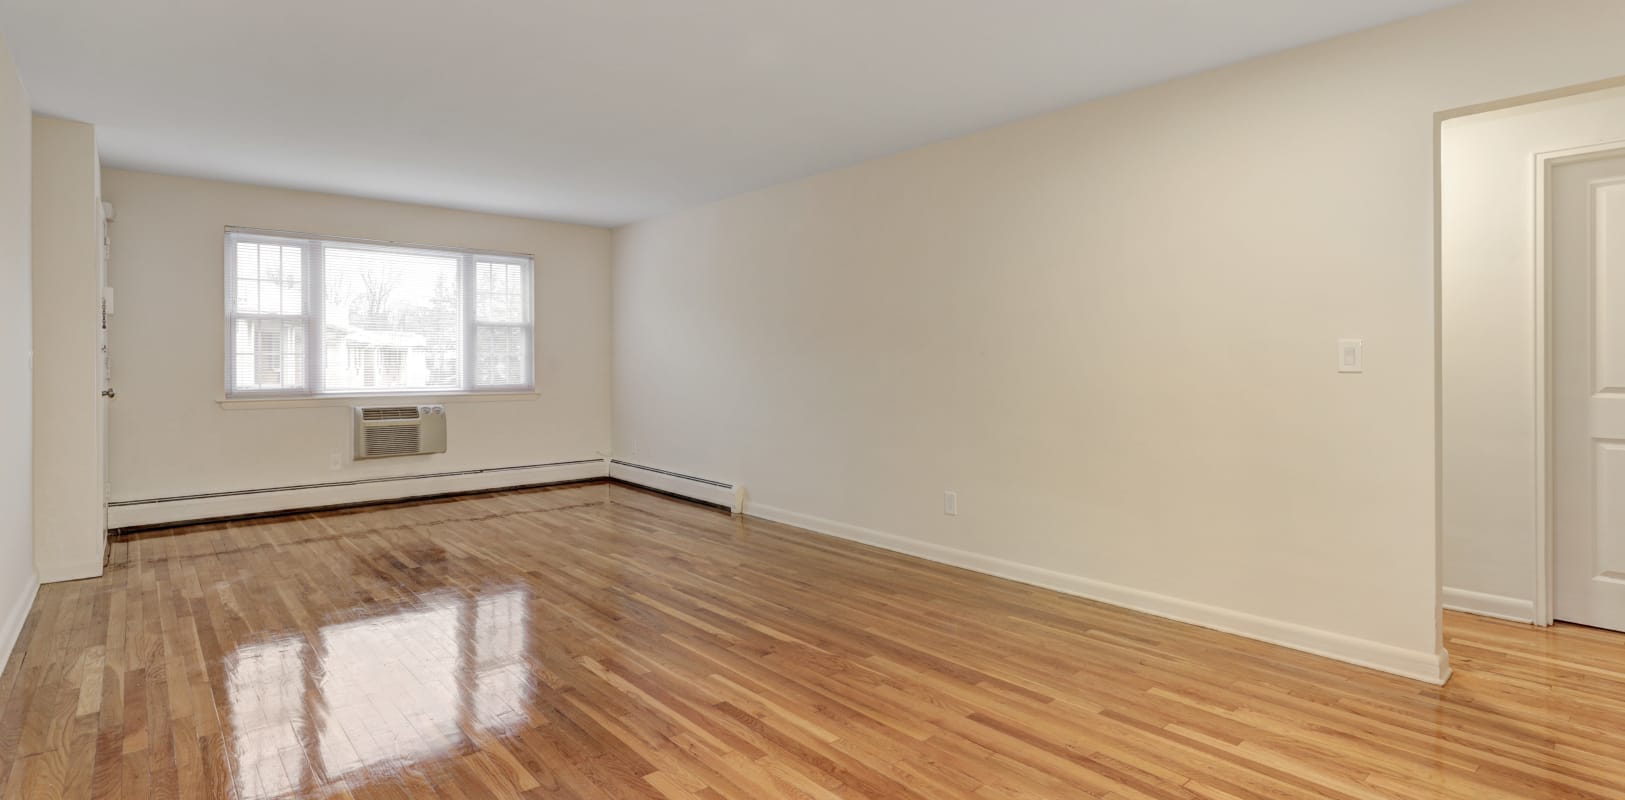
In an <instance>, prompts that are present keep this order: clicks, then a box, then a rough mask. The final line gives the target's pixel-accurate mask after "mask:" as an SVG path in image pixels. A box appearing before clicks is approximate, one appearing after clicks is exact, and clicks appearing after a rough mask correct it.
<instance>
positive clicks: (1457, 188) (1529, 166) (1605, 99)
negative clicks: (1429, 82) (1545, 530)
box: [1440, 89, 1625, 619]
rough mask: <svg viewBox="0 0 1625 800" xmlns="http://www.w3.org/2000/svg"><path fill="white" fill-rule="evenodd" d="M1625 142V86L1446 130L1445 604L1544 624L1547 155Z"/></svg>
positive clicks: (1466, 120)
mask: <svg viewBox="0 0 1625 800" xmlns="http://www.w3.org/2000/svg"><path fill="white" fill-rule="evenodd" d="M1616 141H1625V89H1611V90H1607V91H1600V92H1590V93H1586V94H1582V95H1576V96H1574V97H1569V98H1564V99H1562V100H1554V101H1548V102H1544V103H1537V104H1533V105H1528V106H1522V107H1518V108H1513V109H1507V110H1503V111H1496V112H1492V113H1487V114H1478V115H1473V116H1469V117H1462V118H1460V119H1455V120H1451V121H1449V122H1447V123H1446V124H1445V125H1444V126H1443V129H1442V131H1441V138H1440V173H1441V179H1442V184H1441V186H1442V194H1441V198H1442V206H1441V221H1442V223H1443V228H1442V233H1441V239H1440V242H1441V245H1442V248H1443V261H1442V265H1443V280H1444V285H1443V286H1444V288H1443V294H1442V297H1443V301H1444V312H1443V317H1442V320H1443V326H1444V340H1443V356H1444V368H1443V377H1444V391H1443V398H1444V419H1445V425H1444V488H1443V494H1442V496H1441V499H1442V502H1443V507H1444V551H1443V559H1444V585H1445V587H1446V597H1445V602H1446V603H1447V604H1448V605H1450V606H1452V607H1459V608H1463V609H1469V610H1474V611H1480V612H1487V613H1493V614H1497V615H1501V616H1510V617H1515V618H1519V619H1533V615H1534V599H1535V569H1536V561H1535V556H1536V547H1537V541H1538V540H1537V531H1536V520H1537V510H1536V505H1535V502H1536V500H1535V487H1536V481H1537V478H1536V474H1535V469H1536V462H1535V449H1536V441H1535V431H1536V420H1535V405H1534V404H1535V395H1536V392H1537V385H1536V381H1535V361H1534V359H1535V295H1534V287H1535V276H1534V231H1535V224H1536V219H1535V166H1534V160H1535V155H1536V154H1537V153H1543V152H1551V151H1554V150H1563V149H1567V148H1573V147H1582V146H1588V145H1594V144H1598V143H1602V142H1616Z"/></svg>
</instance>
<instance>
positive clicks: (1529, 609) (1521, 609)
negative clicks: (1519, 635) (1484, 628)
mask: <svg viewBox="0 0 1625 800" xmlns="http://www.w3.org/2000/svg"><path fill="white" fill-rule="evenodd" d="M1444 607H1445V608H1447V609H1449V610H1451V611H1463V612H1466V613H1468V614H1478V615H1479V616H1484V617H1495V618H1496V619H1505V620H1511V621H1513V622H1527V623H1529V624H1531V625H1533V624H1534V623H1535V601H1533V600H1520V599H1518V598H1516V597H1506V596H1504V595H1499V594H1485V593H1483V592H1471V591H1468V590H1466V589H1454V588H1451V587H1449V586H1446V587H1444Z"/></svg>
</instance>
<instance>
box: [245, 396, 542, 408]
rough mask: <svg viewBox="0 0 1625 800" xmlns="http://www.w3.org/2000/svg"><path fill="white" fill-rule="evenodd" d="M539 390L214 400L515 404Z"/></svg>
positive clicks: (308, 404) (265, 404)
mask: <svg viewBox="0 0 1625 800" xmlns="http://www.w3.org/2000/svg"><path fill="white" fill-rule="evenodd" d="M541 396H542V395H541V394H540V393H539V392H475V393H469V394H443V395H433V394H385V395H378V394H332V395H322V396H320V397H222V398H217V399H216V400H215V403H217V404H219V406H220V407H221V408H223V409H225V410H227V411H251V410H253V409H257V408H325V407H329V406H344V407H349V406H362V405H377V406H383V405H403V406H416V405H457V404H461V403H516V402H525V401H529V400H539V399H541Z"/></svg>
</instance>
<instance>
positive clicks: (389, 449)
mask: <svg viewBox="0 0 1625 800" xmlns="http://www.w3.org/2000/svg"><path fill="white" fill-rule="evenodd" d="M444 452H446V407H445V406H356V407H355V457H356V458H386V457H389V456H416V455H423V454H424V453H444Z"/></svg>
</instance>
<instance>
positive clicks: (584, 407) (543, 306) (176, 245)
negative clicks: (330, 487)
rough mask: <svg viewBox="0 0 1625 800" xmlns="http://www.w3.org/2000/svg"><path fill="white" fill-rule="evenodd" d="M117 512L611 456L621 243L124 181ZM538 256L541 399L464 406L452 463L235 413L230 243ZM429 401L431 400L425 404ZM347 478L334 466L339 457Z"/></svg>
mask: <svg viewBox="0 0 1625 800" xmlns="http://www.w3.org/2000/svg"><path fill="white" fill-rule="evenodd" d="M104 193H105V195H106V198H107V200H108V202H110V203H112V204H113V206H114V209H115V213H116V215H117V219H116V221H115V222H114V223H113V225H112V238H113V256H112V266H111V268H110V270H109V276H110V277H109V283H110V285H112V287H113V288H114V291H115V297H116V303H115V306H114V312H115V313H114V314H113V317H112V321H111V323H110V329H111V330H110V339H111V344H110V348H111V352H112V361H113V363H112V373H113V385H114V388H115V390H116V391H117V393H118V396H117V398H116V399H115V400H114V401H113V403H112V410H111V422H110V424H111V428H112V435H111V442H110V450H111V457H112V469H111V476H110V479H111V483H112V499H113V500H115V501H121V500H144V499H153V498H163V497H174V496H180V495H192V494H201V493H208V492H220V491H233V490H240V489H261V488H271V487H279V486H291V485H304V484H311V483H319V482H328V481H348V480H354V479H358V478H373V477H382V476H400V475H421V474H427V473H436V472H449V471H456V470H467V469H486V468H491V467H507V466H518V465H526V464H541V463H549V462H557V461H567V460H573V459H587V458H597V457H599V454H600V453H603V452H607V451H608V449H609V441H610V429H609V424H610V418H609V407H610V403H609V397H610V387H609V381H610V371H609V358H610V344H609V333H610V328H609V325H610V305H609V303H610V295H609V271H610V233H609V231H607V230H604V229H602V228H592V227H586V226H580V225H566V224H561V223H552V222H541V221H537V220H531V219H520V218H515V217H498V216H491V215H485V214H474V213H468V212H461V211H447V210H444V209H436V208H429V207H425V206H413V205H404V204H399V203H389V202H381V201H375V200H361V199H356V198H350V197H340V196H335V195H325V194H314V193H309V192H297V191H287V190H281V189H267V188H262V187H256V186H248V185H243V184H233V183H222V182H218V181H208V180H197V179H191V178H177V177H170V176H164V175H155V174H151V173H142V172H129V171H122V170H113V169H109V170H106V171H105V174H104ZM228 225H238V226H245V227H253V228H267V229H275V230H287V231H298V232H305V233H315V234H329V235H338V236H354V237H361V238H367V239H382V240H392V241H403V242H411V243H416V244H426V245H443V246H451V247H470V248H489V249H493V250H503V251H510V252H522V253H531V254H533V255H534V256H535V258H536V281H535V284H536V303H535V308H536V358H537V361H536V383H537V387H538V389H537V393H536V395H535V396H532V397H528V398H524V399H505V400H497V401H493V400H492V399H488V398H473V399H463V400H457V399H452V400H451V401H450V406H449V408H448V409H447V414H448V425H449V435H450V441H449V447H448V449H447V452H446V453H444V454H437V455H429V456H411V457H405V458H392V459H377V460H372V461H359V462H358V461H353V460H351V458H350V455H351V448H352V445H351V442H352V436H353V433H352V431H351V416H352V412H351V410H350V406H351V404H353V403H355V402H357V401H349V400H346V401H338V402H334V403H332V404H330V405H324V406H317V407H297V406H293V407H290V406H280V407H278V406H272V407H255V406H249V407H244V406H238V405H231V406H229V407H227V406H223V405H222V404H221V403H220V402H219V401H220V400H221V399H222V398H223V389H222V386H223V384H224V381H225V379H224V366H223V362H224V348H225V319H224V300H223V298H224V297H225V289H224V285H223V281H224V266H223V263H222V258H223V255H222V254H223V252H224V238H223V237H224V235H225V228H226V226H228ZM425 399H431V398H425ZM335 452H337V453H340V454H341V467H340V468H339V469H338V470H333V469H331V468H330V466H329V456H330V454H332V453H335Z"/></svg>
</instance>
